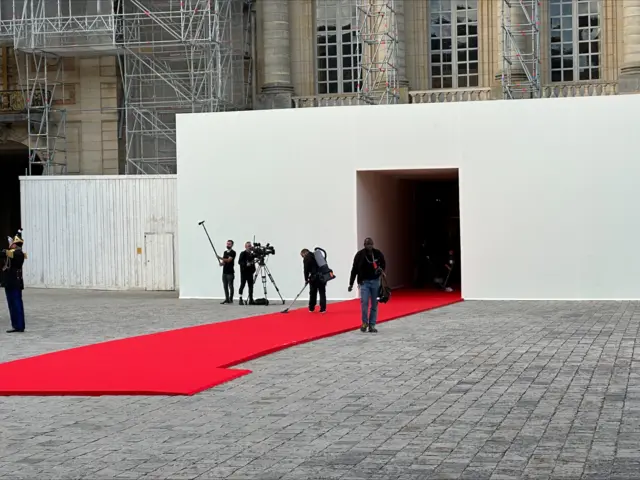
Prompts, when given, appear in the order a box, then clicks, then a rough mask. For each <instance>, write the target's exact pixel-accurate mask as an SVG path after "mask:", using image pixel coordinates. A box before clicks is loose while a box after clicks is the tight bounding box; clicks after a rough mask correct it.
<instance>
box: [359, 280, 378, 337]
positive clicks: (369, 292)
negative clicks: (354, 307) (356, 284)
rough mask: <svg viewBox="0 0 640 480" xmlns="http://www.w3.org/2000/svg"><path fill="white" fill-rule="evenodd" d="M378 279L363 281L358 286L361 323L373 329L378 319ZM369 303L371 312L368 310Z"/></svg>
mask: <svg viewBox="0 0 640 480" xmlns="http://www.w3.org/2000/svg"><path fill="white" fill-rule="evenodd" d="M379 290H380V279H379V278H376V279H375V280H365V281H364V282H363V283H362V284H361V285H360V309H361V310H362V323H364V324H369V325H370V326H372V327H374V326H375V325H376V320H377V319H378V292H379ZM369 303H371V310H369Z"/></svg>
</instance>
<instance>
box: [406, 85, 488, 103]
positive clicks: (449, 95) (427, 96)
mask: <svg viewBox="0 0 640 480" xmlns="http://www.w3.org/2000/svg"><path fill="white" fill-rule="evenodd" d="M480 100H492V96H491V88H489V87H487V88H481V87H477V88H452V89H439V90H417V91H413V92H409V103H451V102H475V101H480Z"/></svg>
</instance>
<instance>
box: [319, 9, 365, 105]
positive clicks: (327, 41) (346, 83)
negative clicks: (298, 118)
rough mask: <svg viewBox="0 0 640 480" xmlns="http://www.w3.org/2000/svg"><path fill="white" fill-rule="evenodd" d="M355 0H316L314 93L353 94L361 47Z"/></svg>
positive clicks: (355, 88) (356, 89)
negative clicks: (316, 90)
mask: <svg viewBox="0 0 640 480" xmlns="http://www.w3.org/2000/svg"><path fill="white" fill-rule="evenodd" d="M356 27H357V23H356V0H316V48H317V50H316V55H317V64H316V66H317V85H318V93H319V94H323V93H356V92H357V91H358V88H357V83H358V67H359V64H360V62H359V58H360V54H361V52H362V48H361V47H360V44H359V42H358V38H357V35H356Z"/></svg>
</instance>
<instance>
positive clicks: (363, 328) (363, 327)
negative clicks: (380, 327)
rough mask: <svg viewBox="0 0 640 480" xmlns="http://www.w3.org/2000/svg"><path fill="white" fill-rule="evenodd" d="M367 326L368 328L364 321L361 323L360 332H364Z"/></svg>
mask: <svg viewBox="0 0 640 480" xmlns="http://www.w3.org/2000/svg"><path fill="white" fill-rule="evenodd" d="M367 328H369V325H368V324H366V323H363V324H362V325H360V331H361V332H366V331H367Z"/></svg>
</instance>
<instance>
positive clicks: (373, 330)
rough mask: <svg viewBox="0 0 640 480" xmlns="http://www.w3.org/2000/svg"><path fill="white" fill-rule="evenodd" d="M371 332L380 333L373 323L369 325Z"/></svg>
mask: <svg viewBox="0 0 640 480" xmlns="http://www.w3.org/2000/svg"><path fill="white" fill-rule="evenodd" d="M369 333H378V329H377V328H376V327H374V326H372V325H370V326H369Z"/></svg>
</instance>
